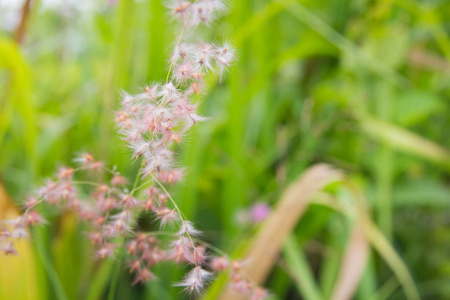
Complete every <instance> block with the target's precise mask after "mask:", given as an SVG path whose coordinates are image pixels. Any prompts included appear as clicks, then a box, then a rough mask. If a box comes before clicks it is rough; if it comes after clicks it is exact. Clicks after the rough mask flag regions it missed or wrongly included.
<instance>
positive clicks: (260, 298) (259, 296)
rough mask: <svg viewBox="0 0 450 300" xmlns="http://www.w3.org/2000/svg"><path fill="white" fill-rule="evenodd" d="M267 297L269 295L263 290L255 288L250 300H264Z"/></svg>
mask: <svg viewBox="0 0 450 300" xmlns="http://www.w3.org/2000/svg"><path fill="white" fill-rule="evenodd" d="M268 297H269V293H268V292H267V291H266V290H265V289H263V288H261V287H257V288H255V289H254V291H253V293H252V296H251V298H250V300H265V299H267V298H268Z"/></svg>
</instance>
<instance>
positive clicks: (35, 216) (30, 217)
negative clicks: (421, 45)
mask: <svg viewBox="0 0 450 300" xmlns="http://www.w3.org/2000/svg"><path fill="white" fill-rule="evenodd" d="M24 217H25V223H26V224H27V225H28V226H33V225H35V224H43V223H45V220H44V218H42V216H41V215H40V214H39V213H38V212H37V211H35V210H33V211H31V212H29V213H27V214H26V215H24Z"/></svg>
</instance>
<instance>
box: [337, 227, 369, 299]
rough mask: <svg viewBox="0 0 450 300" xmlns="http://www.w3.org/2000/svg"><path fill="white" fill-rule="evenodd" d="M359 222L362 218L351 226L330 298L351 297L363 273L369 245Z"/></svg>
mask: <svg viewBox="0 0 450 300" xmlns="http://www.w3.org/2000/svg"><path fill="white" fill-rule="evenodd" d="M361 223H362V219H358V220H357V221H356V223H355V224H354V226H353V230H352V234H351V236H350V239H349V241H348V243H347V248H346V250H345V253H344V256H343V257H342V261H341V268H340V271H339V276H338V279H337V281H336V285H335V286H334V290H333V293H332V296H331V299H332V300H347V299H352V296H353V294H354V292H355V290H356V288H357V287H358V283H359V281H360V280H361V277H362V275H363V273H364V269H365V267H366V263H367V259H368V258H369V251H370V247H369V243H368V242H367V239H366V236H365V233H364V225H363V224H361Z"/></svg>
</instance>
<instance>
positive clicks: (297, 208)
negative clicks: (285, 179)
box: [220, 164, 341, 300]
mask: <svg viewBox="0 0 450 300" xmlns="http://www.w3.org/2000/svg"><path fill="white" fill-rule="evenodd" d="M340 178H341V173H340V172H339V171H338V170H336V169H333V168H332V167H331V166H329V165H326V164H318V165H314V166H312V167H311V168H309V169H308V170H306V172H305V173H304V174H303V175H302V176H301V177H300V178H299V179H297V180H296V181H295V182H294V183H293V184H291V185H290V186H289V187H288V189H287V190H286V191H285V192H284V194H283V195H282V197H281V200H280V201H279V202H278V204H277V206H276V207H275V209H274V211H273V212H272V213H271V215H270V216H269V218H268V219H267V220H266V221H265V223H264V224H263V225H262V226H261V228H260V229H259V231H258V233H257V235H256V237H255V239H254V240H253V242H252V244H251V245H250V248H249V251H248V252H247V255H246V258H247V259H248V263H247V264H246V265H245V266H244V270H243V271H244V272H245V274H247V275H248V277H249V278H250V279H251V280H252V281H253V282H254V283H255V284H260V283H262V282H263V281H264V280H265V279H266V277H267V276H268V275H269V272H270V271H271V270H272V268H273V266H274V264H275V263H276V262H277V260H278V256H279V253H280V250H281V248H282V247H283V244H284V242H285V240H286V238H287V237H288V235H289V234H290V233H291V232H292V230H293V229H294V228H295V225H296V224H297V223H298V221H299V220H300V218H301V216H302V214H303V213H304V212H305V210H306V207H307V206H308V203H309V201H310V199H311V197H312V196H313V195H314V193H316V192H317V191H319V190H320V189H322V188H323V187H324V186H326V185H327V184H329V183H331V182H333V181H335V180H337V179H340ZM220 299H223V300H225V299H234V300H239V299H245V297H244V296H243V295H242V294H237V293H235V292H234V290H233V288H231V287H228V288H227V289H226V290H225V291H224V292H223V293H222V295H221V297H220Z"/></svg>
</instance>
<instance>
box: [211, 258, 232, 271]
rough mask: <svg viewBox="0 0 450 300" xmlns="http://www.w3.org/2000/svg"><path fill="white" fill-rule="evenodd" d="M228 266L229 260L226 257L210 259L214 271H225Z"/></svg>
mask: <svg viewBox="0 0 450 300" xmlns="http://www.w3.org/2000/svg"><path fill="white" fill-rule="evenodd" d="M229 267H230V261H229V260H228V259H227V258H226V257H214V258H213V259H212V261H211V268H212V269H213V270H214V271H216V272H222V271H225V270H226V269H228V268H229Z"/></svg>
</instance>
